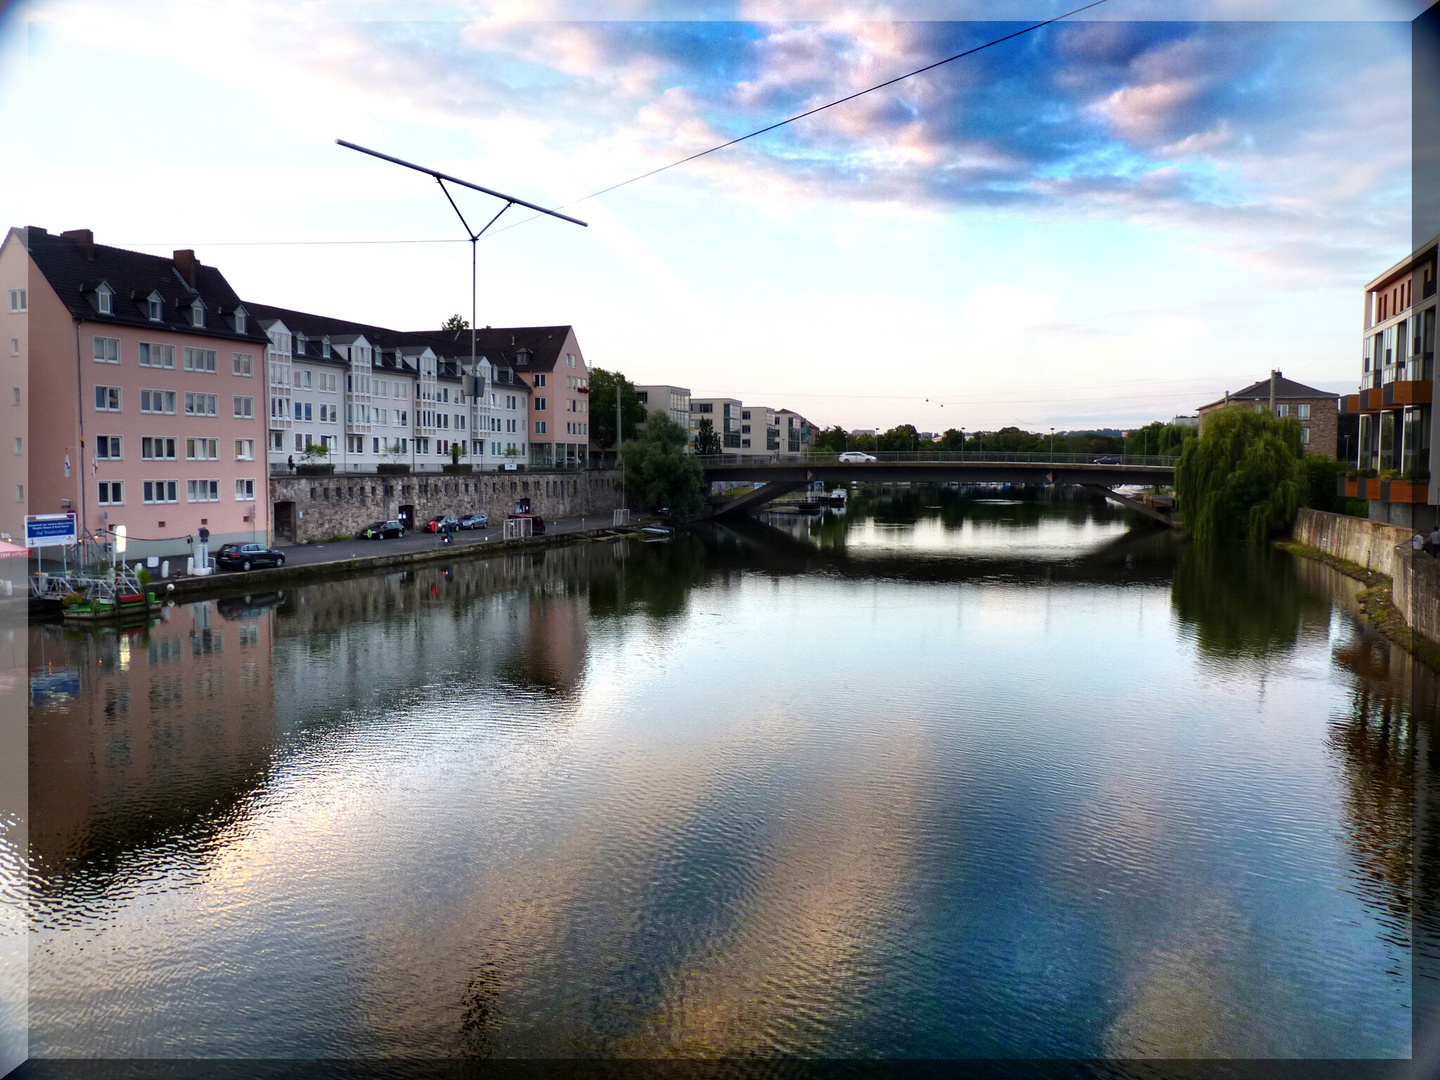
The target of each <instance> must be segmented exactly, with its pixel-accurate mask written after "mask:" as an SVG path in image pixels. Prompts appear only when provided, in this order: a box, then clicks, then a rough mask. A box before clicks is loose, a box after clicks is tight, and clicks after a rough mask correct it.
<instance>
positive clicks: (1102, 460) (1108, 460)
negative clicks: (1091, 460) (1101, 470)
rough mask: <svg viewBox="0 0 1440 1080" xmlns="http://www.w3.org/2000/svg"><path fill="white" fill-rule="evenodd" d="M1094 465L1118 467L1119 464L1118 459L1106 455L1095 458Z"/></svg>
mask: <svg viewBox="0 0 1440 1080" xmlns="http://www.w3.org/2000/svg"><path fill="white" fill-rule="evenodd" d="M1095 464H1096V465H1119V464H1120V459H1119V458H1118V457H1116V456H1115V455H1114V454H1107V455H1106V456H1105V457H1097V458H1096V459H1095Z"/></svg>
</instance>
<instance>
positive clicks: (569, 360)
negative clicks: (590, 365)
mask: <svg viewBox="0 0 1440 1080" xmlns="http://www.w3.org/2000/svg"><path fill="white" fill-rule="evenodd" d="M565 366H566V367H574V366H575V354H574V353H573V352H567V353H566V354H565Z"/></svg>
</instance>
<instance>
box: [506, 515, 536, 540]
mask: <svg viewBox="0 0 1440 1080" xmlns="http://www.w3.org/2000/svg"><path fill="white" fill-rule="evenodd" d="M507 516H508V517H509V518H510V520H511V521H518V520H519V519H521V518H529V519H530V535H531V536H544V535H545V519H544V518H542V517H541V516H540V515H539V514H509V515H507Z"/></svg>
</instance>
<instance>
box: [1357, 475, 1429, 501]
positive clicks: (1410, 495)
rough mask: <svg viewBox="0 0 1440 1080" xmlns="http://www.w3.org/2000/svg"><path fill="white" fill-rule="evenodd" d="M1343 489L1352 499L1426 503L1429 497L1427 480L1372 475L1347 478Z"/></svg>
mask: <svg viewBox="0 0 1440 1080" xmlns="http://www.w3.org/2000/svg"><path fill="white" fill-rule="evenodd" d="M1343 483H1344V488H1343V489H1342V490H1343V492H1344V494H1345V496H1346V497H1347V498H1351V499H1377V500H1379V501H1380V502H1387V503H1424V502H1426V500H1427V499H1428V497H1429V491H1430V483H1429V481H1427V480H1381V479H1380V478H1379V477H1375V476H1371V477H1368V478H1362V479H1358V480H1350V479H1346V480H1345V481H1344V482H1343Z"/></svg>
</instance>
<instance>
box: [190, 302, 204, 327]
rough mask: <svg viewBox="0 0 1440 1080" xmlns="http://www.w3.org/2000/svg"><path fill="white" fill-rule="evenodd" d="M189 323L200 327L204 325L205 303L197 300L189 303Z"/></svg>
mask: <svg viewBox="0 0 1440 1080" xmlns="http://www.w3.org/2000/svg"><path fill="white" fill-rule="evenodd" d="M190 325H191V326H202V327H203V326H204V325H205V305H204V304H202V303H201V302H200V301H199V300H196V301H195V302H194V303H193V304H191V305H190Z"/></svg>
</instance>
